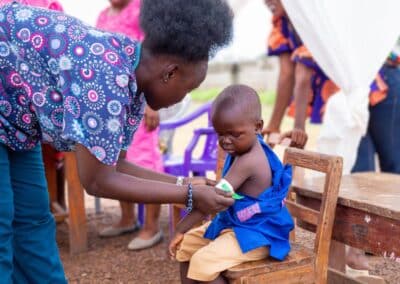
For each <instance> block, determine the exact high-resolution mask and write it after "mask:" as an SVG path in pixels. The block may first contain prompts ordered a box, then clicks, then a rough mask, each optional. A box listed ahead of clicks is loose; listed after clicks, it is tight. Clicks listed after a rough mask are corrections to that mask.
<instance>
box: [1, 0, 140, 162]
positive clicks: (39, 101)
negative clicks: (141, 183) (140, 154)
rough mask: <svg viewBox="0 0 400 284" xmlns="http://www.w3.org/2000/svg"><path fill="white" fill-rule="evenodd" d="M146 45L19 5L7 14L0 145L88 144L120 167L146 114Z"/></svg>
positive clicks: (67, 146) (62, 147)
mask: <svg viewBox="0 0 400 284" xmlns="http://www.w3.org/2000/svg"><path fill="white" fill-rule="evenodd" d="M139 56H140V45H139V44H138V43H137V42H136V41H133V40H131V39H129V38H127V37H125V36H122V35H117V34H111V33H107V32H103V31H99V30H97V29H95V28H92V27H90V26H86V25H85V24H83V23H82V22H81V21H79V20H77V19H75V18H73V17H70V16H67V15H65V14H63V13H60V12H56V11H50V10H44V9H40V8H34V7H30V6H25V5H21V4H18V3H13V4H10V5H6V6H4V7H2V8H1V9H0V143H3V144H6V145H7V146H9V147H10V148H11V149H13V150H25V149H31V148H33V147H34V146H35V145H36V144H37V143H39V142H45V143H50V144H52V145H53V146H54V147H55V148H56V149H57V150H59V151H69V150H71V149H73V147H74V145H75V144H76V143H79V144H82V145H84V146H85V147H86V148H87V149H88V150H89V151H90V152H91V153H92V154H93V155H95V156H96V157H97V159H98V160H100V161H101V162H103V163H105V164H108V165H113V164H115V163H116V161H117V159H118V155H119V152H120V150H121V149H126V148H127V147H128V146H129V144H130V142H131V139H132V136H133V133H134V132H135V131H136V129H137V127H138V125H139V122H140V120H141V118H142V116H143V106H144V103H145V101H144V96H143V94H137V85H136V78H135V74H134V71H135V68H136V66H137V65H138V62H139Z"/></svg>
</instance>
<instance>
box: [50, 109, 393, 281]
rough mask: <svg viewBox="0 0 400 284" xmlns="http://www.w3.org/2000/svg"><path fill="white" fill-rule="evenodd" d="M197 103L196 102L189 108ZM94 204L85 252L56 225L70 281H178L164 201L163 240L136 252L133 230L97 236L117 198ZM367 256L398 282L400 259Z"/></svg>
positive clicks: (179, 138) (306, 239)
mask: <svg viewBox="0 0 400 284" xmlns="http://www.w3.org/2000/svg"><path fill="white" fill-rule="evenodd" d="M196 106H198V105H194V106H192V107H191V108H192V109H193V108H195V107H196ZM263 113H264V117H265V118H268V114H269V113H270V109H269V108H265V109H264V110H263ZM266 120H267V119H266ZM205 123H206V121H205V120H204V119H203V120H200V121H199V122H196V123H195V124H193V125H191V126H189V127H185V128H184V129H182V130H181V134H182V133H183V135H176V139H175V141H174V149H175V150H176V151H177V152H181V151H183V147H184V146H185V145H187V143H188V141H189V139H190V137H191V135H190V133H191V130H192V129H193V128H194V127H196V126H197V125H205ZM291 125H292V122H291V121H290V119H286V120H285V123H284V127H283V128H284V129H289V128H290V126H291ZM309 132H310V133H311V135H310V136H311V137H310V141H309V144H308V149H313V148H314V146H315V140H316V137H317V132H318V127H315V126H312V127H309ZM93 207H94V201H93V198H92V197H89V196H86V208H87V219H88V234H89V240H88V243H89V249H88V251H87V252H85V253H82V254H80V255H77V256H71V255H70V254H69V244H68V226H67V224H65V223H62V224H59V225H58V226H57V242H58V244H59V248H60V253H61V258H62V261H63V264H64V269H65V272H66V275H67V277H68V280H69V283H137V284H142V283H148V284H158V283H163V284H169V283H171V284H172V283H180V282H179V265H178V264H177V263H176V262H174V261H172V260H170V259H169V258H168V257H167V244H168V238H169V232H168V231H169V229H168V228H169V227H168V225H169V224H168V218H169V212H168V206H167V205H163V210H162V213H161V215H162V216H161V218H160V223H161V227H162V230H163V232H164V241H163V242H162V243H161V244H159V245H157V246H155V247H154V248H151V249H148V250H143V251H139V252H133V251H129V250H128V249H127V245H128V243H129V241H130V240H131V238H132V237H133V236H135V234H128V235H124V236H120V237H116V238H110V239H102V238H99V237H98V236H97V232H98V231H99V230H100V229H102V228H104V227H105V226H107V225H110V224H112V223H113V222H115V221H116V220H118V218H119V215H120V210H119V206H118V202H116V201H113V200H104V199H102V213H101V214H98V215H96V214H95V213H94V209H93ZM296 236H297V238H298V240H299V241H301V242H303V243H304V244H305V245H307V246H309V247H311V246H312V243H313V235H312V234H310V233H308V232H305V231H302V230H299V232H298V233H297V234H296ZM370 259H371V262H372V266H373V270H372V271H371V272H372V273H373V274H375V275H381V276H383V277H385V279H386V280H387V281H388V283H393V284H395V283H396V284H397V283H400V263H396V262H394V261H390V260H387V259H383V258H382V257H370Z"/></svg>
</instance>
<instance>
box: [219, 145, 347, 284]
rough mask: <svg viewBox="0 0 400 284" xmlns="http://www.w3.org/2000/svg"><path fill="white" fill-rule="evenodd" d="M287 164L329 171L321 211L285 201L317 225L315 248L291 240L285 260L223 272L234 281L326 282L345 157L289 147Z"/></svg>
mask: <svg viewBox="0 0 400 284" xmlns="http://www.w3.org/2000/svg"><path fill="white" fill-rule="evenodd" d="M284 163H285V164H291V165H293V166H296V167H302V168H307V169H311V170H315V171H319V172H323V173H325V174H326V176H325V184H324V191H323V197H322V202H321V208H320V211H319V212H318V211H316V210H313V209H310V208H307V207H305V206H302V205H300V204H298V203H296V202H295V201H292V200H287V202H286V206H287V207H288V209H289V210H290V212H291V214H292V215H293V217H295V218H297V220H302V221H304V222H306V223H308V224H312V225H315V226H316V227H317V231H316V238H315V242H314V250H313V251H312V250H309V249H307V248H305V247H303V246H301V245H300V244H297V243H292V250H291V252H290V254H289V256H288V257H287V258H286V259H285V260H284V261H276V260H273V259H271V258H267V259H263V260H259V261H252V262H247V263H243V264H240V265H237V266H235V267H232V268H231V269H229V270H227V271H225V272H224V276H225V277H226V278H227V279H228V280H229V282H230V283H232V284H238V283H241V284H244V283H246V284H251V283H254V284H256V283H257V284H258V283H285V284H287V283H317V284H324V283H326V282H327V273H328V258H329V248H330V244H331V235H332V227H333V223H334V218H335V210H336V202H337V198H338V192H339V186H340V180H341V174H342V159H341V158H340V157H334V156H328V155H323V154H318V153H313V152H309V151H304V150H299V149H294V148H287V149H286V150H285V154H284Z"/></svg>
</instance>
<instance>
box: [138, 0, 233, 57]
mask: <svg viewBox="0 0 400 284" xmlns="http://www.w3.org/2000/svg"><path fill="white" fill-rule="evenodd" d="M232 19H233V13H232V11H231V9H230V8H229V5H228V4H227V2H226V1H225V0H142V4H141V12H140V25H141V27H142V29H143V31H144V33H145V40H144V43H143V44H144V45H146V46H147V47H148V48H149V49H150V50H151V51H152V52H153V53H155V54H168V55H175V56H178V57H181V58H183V59H185V60H187V61H191V62H193V61H202V60H208V59H209V58H211V57H212V56H214V54H215V52H216V51H217V50H218V49H219V48H221V47H223V46H225V45H227V44H228V43H229V42H230V40H231V38H232Z"/></svg>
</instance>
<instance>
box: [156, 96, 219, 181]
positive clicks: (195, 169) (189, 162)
mask: <svg viewBox="0 0 400 284" xmlns="http://www.w3.org/2000/svg"><path fill="white" fill-rule="evenodd" d="M211 104H212V102H207V103H206V104H204V105H202V106H201V107H199V108H198V109H196V110H195V111H194V112H193V113H191V114H189V115H187V116H185V117H183V118H181V119H179V120H175V121H169V122H168V121H167V122H164V123H161V124H160V130H171V129H175V130H176V129H177V128H179V127H181V126H183V125H186V124H188V123H190V122H192V121H193V120H195V119H197V118H198V117H200V116H202V115H205V114H206V115H207V116H208V125H207V127H202V128H197V129H195V130H194V131H193V137H192V140H191V141H190V143H189V145H187V146H186V148H185V152H184V155H183V157H179V158H176V157H174V156H173V155H165V156H164V171H165V172H166V173H169V174H172V175H176V176H178V175H181V176H190V175H200V176H204V175H205V174H206V172H207V171H215V167H216V164H217V141H218V137H217V134H216V133H215V131H214V128H213V127H212V126H211V122H210V110H211ZM201 136H206V139H205V143H204V148H203V152H202V154H201V156H200V157H198V158H195V157H194V156H193V151H194V149H195V148H196V146H197V145H198V143H199V140H200V137H201Z"/></svg>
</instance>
